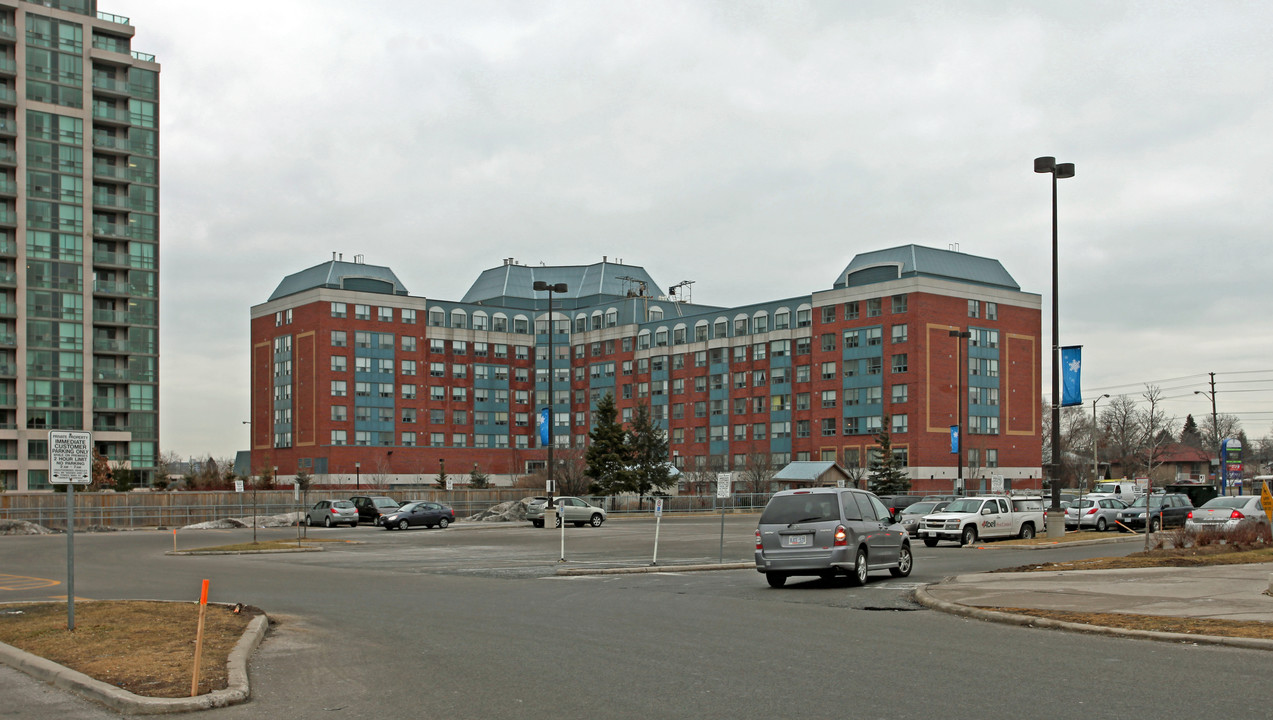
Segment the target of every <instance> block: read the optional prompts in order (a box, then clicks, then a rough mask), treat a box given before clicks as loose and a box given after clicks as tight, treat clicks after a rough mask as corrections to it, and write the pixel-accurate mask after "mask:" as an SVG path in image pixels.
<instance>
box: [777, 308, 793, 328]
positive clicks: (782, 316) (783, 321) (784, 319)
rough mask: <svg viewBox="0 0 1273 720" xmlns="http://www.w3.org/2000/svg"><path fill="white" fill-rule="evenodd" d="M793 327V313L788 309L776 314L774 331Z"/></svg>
mask: <svg viewBox="0 0 1273 720" xmlns="http://www.w3.org/2000/svg"><path fill="white" fill-rule="evenodd" d="M789 327H791V311H790V310H787V309H782V310H779V311H778V312H776V313H774V330H786V329H787V328H789Z"/></svg>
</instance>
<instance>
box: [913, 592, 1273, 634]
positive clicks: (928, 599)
mask: <svg viewBox="0 0 1273 720" xmlns="http://www.w3.org/2000/svg"><path fill="white" fill-rule="evenodd" d="M950 579H951V578H947V579H946V580H950ZM946 580H943V581H942V582H946ZM928 588H929V586H927V585H925V586H923V587H920V588H917V589H916V590H915V594H914V597H915V602H917V603H919V604H920V605H923V606H924V607H926V608H929V609H932V610H940V611H941V612H945V613H950V614H952V615H962V616H963V617H969V618H974V619H976V620H986V621H988V622H997V623H1003V624H1005V625H1019V626H1022V627H1041V628H1050V629H1053V630H1068V631H1070V632H1080V633H1088V634H1091V635H1108V636H1111V637H1126V638H1136V639H1140V640H1157V641H1158V642H1171V643H1197V644H1203V645H1224V646H1227V647H1237V648H1246V649H1248V650H1273V640H1262V639H1260V638H1237V637H1223V636H1220V635H1190V634H1187V633H1169V632H1156V631H1154V630H1135V629H1130V628H1113V627H1106V626H1104V625H1085V624H1083V623H1072V622H1066V621H1064V620H1054V619H1052V618H1042V617H1034V616H1033V615H1017V614H1015V613H1009V612H1002V611H999V610H989V609H987V608H979V607H974V606H972V605H963V604H960V603H953V602H948V601H946V600H941V599H939V598H936V597H933V595H932V594H931V593H929V592H928Z"/></svg>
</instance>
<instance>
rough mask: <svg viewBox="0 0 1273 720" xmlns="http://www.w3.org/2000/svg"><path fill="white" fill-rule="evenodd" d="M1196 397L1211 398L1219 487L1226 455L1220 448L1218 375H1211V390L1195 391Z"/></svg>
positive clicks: (1212, 430)
mask: <svg viewBox="0 0 1273 720" xmlns="http://www.w3.org/2000/svg"><path fill="white" fill-rule="evenodd" d="M1193 394H1194V395H1206V396H1207V397H1209V398H1211V432H1212V433H1214V434H1215V441H1216V448H1215V449H1216V463H1217V465H1216V484H1217V485H1219V484H1220V483H1219V480H1220V469H1221V468H1223V467H1224V458H1223V457H1222V455H1223V454H1224V453H1223V452H1222V450H1221V448H1220V442H1221V441H1220V419H1219V417H1218V416H1217V415H1216V374H1215V373H1211V390H1209V391H1208V390H1194V391H1193Z"/></svg>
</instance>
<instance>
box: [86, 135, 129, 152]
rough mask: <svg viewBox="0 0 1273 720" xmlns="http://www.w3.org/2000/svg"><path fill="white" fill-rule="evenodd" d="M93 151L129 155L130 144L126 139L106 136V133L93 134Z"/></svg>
mask: <svg viewBox="0 0 1273 720" xmlns="http://www.w3.org/2000/svg"><path fill="white" fill-rule="evenodd" d="M93 149H95V150H112V151H115V152H121V153H129V152H132V143H131V142H130V141H129V140H128V138H121V137H116V136H114V135H107V134H106V133H93Z"/></svg>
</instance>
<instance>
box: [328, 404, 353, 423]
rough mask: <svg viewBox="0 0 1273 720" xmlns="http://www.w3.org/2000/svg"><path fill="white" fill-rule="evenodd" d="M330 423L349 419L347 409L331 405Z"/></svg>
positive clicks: (342, 406)
mask: <svg viewBox="0 0 1273 720" xmlns="http://www.w3.org/2000/svg"><path fill="white" fill-rule="evenodd" d="M331 408H332V422H345V421H346V420H348V419H349V408H347V407H345V406H344V405H332V406H331Z"/></svg>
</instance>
